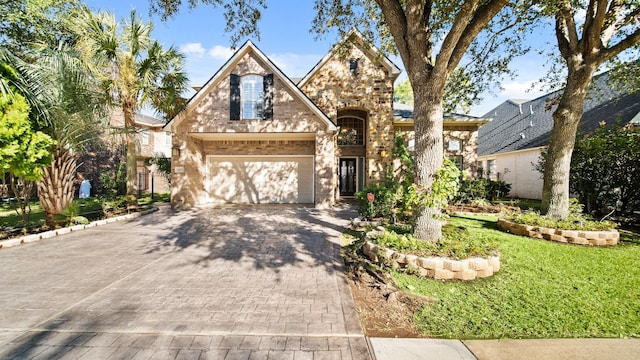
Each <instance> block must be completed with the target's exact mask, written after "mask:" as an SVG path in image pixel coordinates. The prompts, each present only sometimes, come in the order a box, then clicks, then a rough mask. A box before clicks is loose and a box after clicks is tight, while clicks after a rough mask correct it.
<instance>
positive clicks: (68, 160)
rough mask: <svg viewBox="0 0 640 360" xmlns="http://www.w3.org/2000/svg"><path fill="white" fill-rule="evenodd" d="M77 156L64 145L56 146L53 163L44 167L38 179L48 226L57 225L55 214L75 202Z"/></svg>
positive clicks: (41, 201) (39, 196) (41, 202)
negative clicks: (74, 186)
mask: <svg viewBox="0 0 640 360" xmlns="http://www.w3.org/2000/svg"><path fill="white" fill-rule="evenodd" d="M77 168H78V166H77V162H76V157H75V156H74V155H73V154H72V153H71V151H70V150H69V149H66V148H64V147H63V146H58V147H57V148H56V151H55V154H54V155H53V159H52V161H51V165H49V166H47V167H45V168H44V175H43V177H42V180H40V181H38V199H40V204H41V205H42V209H43V210H44V213H45V219H46V222H47V226H49V227H50V228H54V227H55V226H56V220H55V216H56V215H59V214H61V213H62V209H64V208H66V207H67V206H69V205H71V204H72V203H73V190H74V189H73V180H74V178H75V176H76V170H77Z"/></svg>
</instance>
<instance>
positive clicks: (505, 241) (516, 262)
mask: <svg viewBox="0 0 640 360" xmlns="http://www.w3.org/2000/svg"><path fill="white" fill-rule="evenodd" d="M449 221H451V222H452V223H454V224H456V225H459V226H465V227H467V228H468V229H470V231H471V232H472V233H478V234H482V235H483V236H493V237H495V238H496V239H497V240H498V242H499V243H500V251H501V258H502V268H501V269H500V272H499V273H497V274H496V275H494V276H493V277H490V278H487V279H482V280H476V281H473V282H444V281H437V280H430V279H419V278H416V277H414V276H410V275H406V274H403V273H395V274H394V277H395V278H396V280H397V281H398V283H399V284H400V285H401V286H402V287H404V288H405V289H408V290H409V291H412V292H417V293H420V294H423V295H427V296H431V297H435V298H437V299H438V300H437V301H436V302H434V303H433V304H431V305H427V306H425V307H424V308H423V309H422V310H421V311H420V312H418V313H417V314H416V322H417V324H418V327H419V329H420V330H421V331H422V332H423V333H424V334H426V335H428V336H433V337H442V338H456V339H475V338H483V339H488V338H489V339H490V338H573V337H639V336H640V241H639V238H640V237H639V236H638V234H637V233H630V232H629V233H625V238H626V240H629V239H630V238H632V240H633V242H626V241H625V242H624V243H622V244H621V245H619V246H616V247H611V248H591V247H579V246H573V245H566V244H558V243H553V242H548V241H543V240H534V239H530V238H526V237H521V236H514V235H510V234H506V233H503V232H501V231H499V230H497V229H496V219H495V218H492V217H473V218H471V217H452V218H450V220H449Z"/></svg>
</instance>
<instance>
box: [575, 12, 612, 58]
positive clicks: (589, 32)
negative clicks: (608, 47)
mask: <svg viewBox="0 0 640 360" xmlns="http://www.w3.org/2000/svg"><path fill="white" fill-rule="evenodd" d="M608 5H609V1H608V0H589V4H588V5H587V17H586V18H585V22H584V30H583V34H582V41H583V43H584V47H583V48H582V51H583V53H584V54H585V55H586V54H590V53H592V52H593V49H596V48H602V43H601V39H600V32H601V31H602V26H603V23H604V19H605V17H606V16H607V6H608Z"/></svg>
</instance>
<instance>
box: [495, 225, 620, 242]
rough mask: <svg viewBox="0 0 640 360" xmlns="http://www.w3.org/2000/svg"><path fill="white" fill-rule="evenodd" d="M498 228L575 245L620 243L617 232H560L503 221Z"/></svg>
mask: <svg viewBox="0 0 640 360" xmlns="http://www.w3.org/2000/svg"><path fill="white" fill-rule="evenodd" d="M498 228H500V229H502V230H505V231H509V232H510V233H512V234H516V235H522V236H528V237H532V238H536V239H544V240H549V241H556V242H560V243H568V244H576V245H589V246H613V245H617V244H618V242H619V241H620V233H619V232H618V231H617V230H609V231H605V230H603V231H582V230H561V229H551V228H546V227H541V226H531V225H524V224H518V223H514V222H511V221H509V220H505V219H498Z"/></svg>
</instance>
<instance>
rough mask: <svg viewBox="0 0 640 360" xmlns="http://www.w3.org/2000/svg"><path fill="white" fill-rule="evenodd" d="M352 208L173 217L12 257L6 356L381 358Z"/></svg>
mask: <svg viewBox="0 0 640 360" xmlns="http://www.w3.org/2000/svg"><path fill="white" fill-rule="evenodd" d="M352 215H353V214H352V213H350V212H349V210H342V211H341V210H334V211H321V210H315V209H305V208H293V207H285V206H266V207H228V208H215V209H200V210H195V211H187V212H173V211H172V210H170V209H168V208H164V209H161V210H160V211H159V212H156V213H154V214H151V215H147V216H144V217H141V218H139V219H137V220H134V221H129V222H125V223H114V224H109V225H105V226H101V227H96V228H91V229H87V230H84V231H79V232H75V233H72V234H69V235H64V236H59V237H57V238H54V239H48V240H42V241H40V242H38V243H34V244H28V245H21V246H17V247H13V248H7V249H0V358H3V359H4V358H19V359H30V358H37V359H57V358H63V359H76V358H80V359H107V358H108V359H129V358H134V359H162V358H170V359H174V358H176V359H218V358H219V359H272V358H273V359H312V358H313V359H368V358H370V356H369V353H368V349H367V345H366V341H365V338H364V336H363V334H362V330H361V328H360V324H359V321H358V318H357V315H356V312H355V306H354V303H353V299H352V298H351V293H350V291H349V288H348V285H347V283H346V281H345V274H344V265H343V263H342V259H341V257H340V246H339V234H340V232H341V230H342V226H343V225H344V224H345V220H344V219H346V218H347V217H348V216H352Z"/></svg>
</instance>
